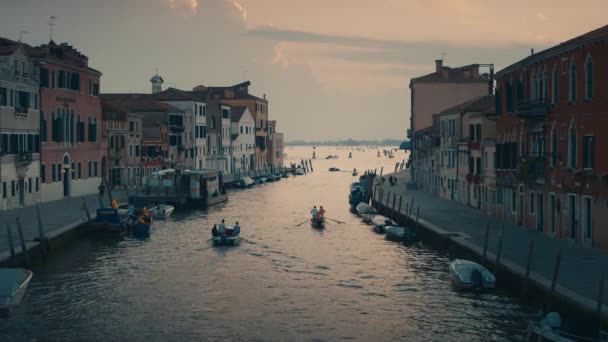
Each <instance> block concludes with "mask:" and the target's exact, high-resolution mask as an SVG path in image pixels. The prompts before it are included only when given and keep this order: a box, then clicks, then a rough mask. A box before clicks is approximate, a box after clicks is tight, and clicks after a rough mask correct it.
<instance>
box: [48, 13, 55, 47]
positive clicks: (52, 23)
mask: <svg viewBox="0 0 608 342" xmlns="http://www.w3.org/2000/svg"><path fill="white" fill-rule="evenodd" d="M55 19H57V17H55V16H53V15H52V16H51V22H50V23H49V27H50V34H49V41H51V40H53V26H55V23H54V22H53V20H55Z"/></svg>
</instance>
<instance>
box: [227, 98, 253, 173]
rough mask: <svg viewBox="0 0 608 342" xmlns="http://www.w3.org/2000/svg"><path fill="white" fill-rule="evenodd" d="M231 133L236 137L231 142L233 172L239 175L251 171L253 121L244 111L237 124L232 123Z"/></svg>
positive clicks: (247, 111) (249, 114)
mask: <svg viewBox="0 0 608 342" xmlns="http://www.w3.org/2000/svg"><path fill="white" fill-rule="evenodd" d="M231 125H232V131H233V132H237V133H238V135H237V136H236V138H235V139H234V140H233V141H232V150H233V154H232V158H233V163H234V167H235V170H237V171H239V172H240V173H244V172H248V171H249V170H251V158H252V156H255V121H254V119H253V116H252V115H251V113H249V110H246V111H245V113H244V114H243V116H241V120H240V121H239V122H232V123H231Z"/></svg>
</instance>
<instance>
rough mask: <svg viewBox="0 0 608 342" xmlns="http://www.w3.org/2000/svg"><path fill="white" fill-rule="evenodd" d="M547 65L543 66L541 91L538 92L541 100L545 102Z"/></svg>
mask: <svg viewBox="0 0 608 342" xmlns="http://www.w3.org/2000/svg"><path fill="white" fill-rule="evenodd" d="M547 78H548V75H547V67H546V66H545V67H543V81H542V84H541V92H540V96H541V97H542V99H543V100H544V101H543V102H545V103H546V102H547V98H548V97H547Z"/></svg>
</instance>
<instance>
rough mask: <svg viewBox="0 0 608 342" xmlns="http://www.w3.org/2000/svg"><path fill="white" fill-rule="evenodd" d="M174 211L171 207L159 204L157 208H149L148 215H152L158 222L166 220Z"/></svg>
mask: <svg viewBox="0 0 608 342" xmlns="http://www.w3.org/2000/svg"><path fill="white" fill-rule="evenodd" d="M174 210H175V207H174V206H172V205H169V204H159V205H157V206H154V207H152V208H150V213H151V214H152V217H154V219H156V220H160V219H166V218H167V217H169V216H171V214H173V211H174Z"/></svg>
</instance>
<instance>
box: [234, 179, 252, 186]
mask: <svg viewBox="0 0 608 342" xmlns="http://www.w3.org/2000/svg"><path fill="white" fill-rule="evenodd" d="M253 184H255V181H254V180H253V179H252V178H251V177H243V178H241V179H239V180H238V181H237V182H236V183H235V185H236V186H237V187H239V188H248V187H250V186H252V185H253Z"/></svg>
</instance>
